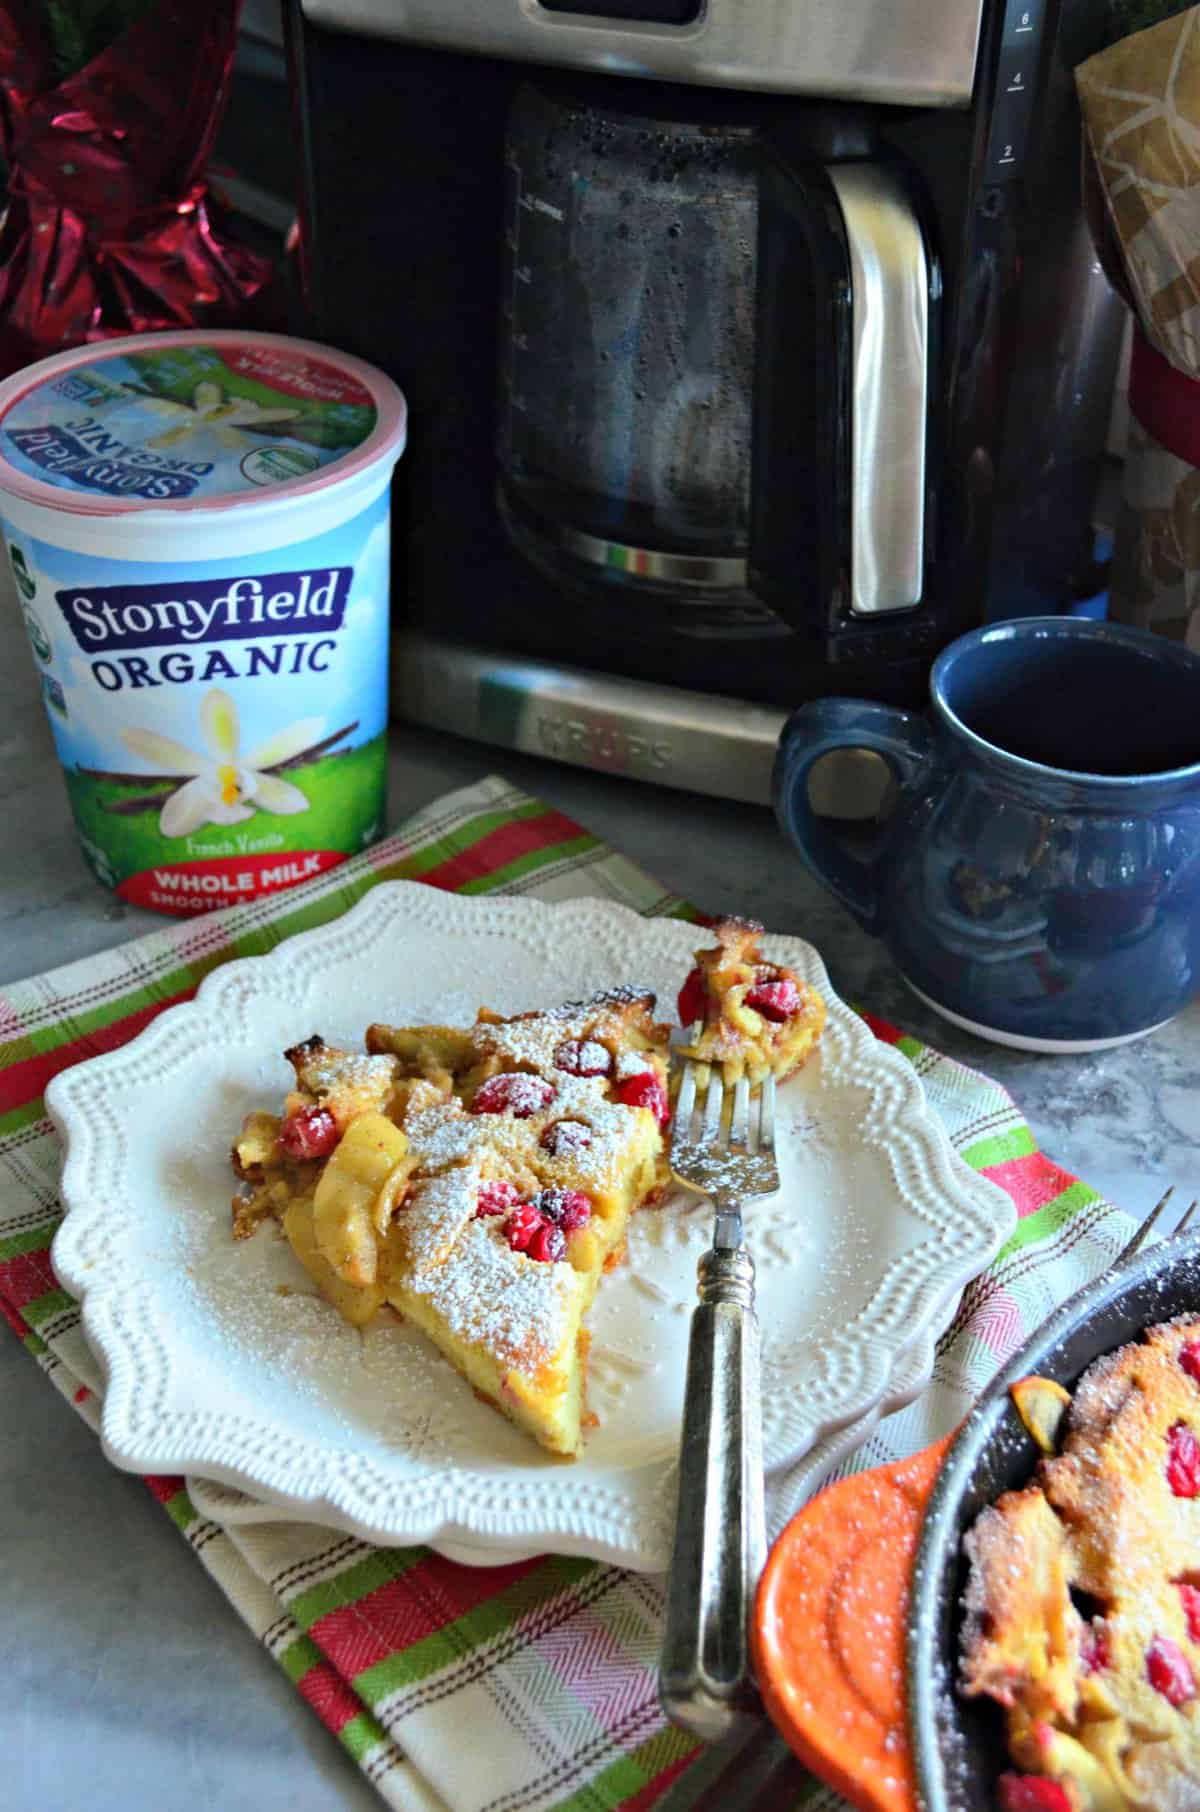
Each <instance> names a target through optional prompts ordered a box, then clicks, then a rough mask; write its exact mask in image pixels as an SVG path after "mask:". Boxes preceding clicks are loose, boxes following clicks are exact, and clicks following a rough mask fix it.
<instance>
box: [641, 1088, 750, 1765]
mask: <svg viewBox="0 0 1200 1812" xmlns="http://www.w3.org/2000/svg"><path fill="white" fill-rule="evenodd" d="M696 1092H697V1074H696V1066H695V1064H693V1063H689V1064H688V1066H687V1068H686V1070H685V1071H684V1074H683V1080H682V1083H681V1085H680V1090H679V1099H678V1101H677V1103H676V1107H675V1130H674V1133H673V1135H672V1140H671V1169H672V1170H673V1171H674V1173H675V1175H676V1177H677V1178H678V1179H679V1181H680V1182H681V1183H684V1184H686V1186H687V1187H688V1188H689V1189H695V1190H698V1191H699V1192H700V1193H701V1194H702V1195H707V1196H709V1197H711V1199H712V1203H713V1207H714V1209H715V1211H716V1219H715V1223H714V1227H713V1243H712V1248H711V1250H710V1251H708V1252H706V1253H705V1254H704V1256H703V1257H702V1258H701V1260H700V1263H699V1267H698V1270H699V1279H700V1281H699V1287H698V1292H697V1293H698V1295H699V1298H700V1302H699V1306H698V1308H696V1310H695V1311H694V1312H693V1315H692V1327H691V1335H690V1338H689V1341H688V1364H687V1390H686V1395H685V1398H684V1406H683V1439H682V1443H681V1446H680V1452H679V1506H678V1514H677V1518H676V1523H675V1545H674V1549H673V1551H672V1555H671V1573H670V1579H669V1582H668V1587H667V1617H666V1632H665V1635H664V1638H663V1646H662V1654H661V1657H660V1662H659V1698H660V1700H661V1702H662V1707H663V1710H664V1711H665V1712H666V1714H667V1716H668V1717H669V1718H670V1720H671V1722H672V1723H673V1724H678V1725H680V1726H681V1727H682V1728H683V1729H684V1730H690V1731H692V1732H693V1733H694V1734H695V1735H696V1736H699V1737H702V1738H704V1739H705V1740H706V1741H709V1742H712V1741H714V1740H715V1739H717V1738H718V1737H722V1736H724V1735H726V1734H727V1733H728V1732H729V1731H730V1730H731V1729H732V1728H733V1727H734V1725H735V1724H737V1722H738V1721H739V1719H740V1718H741V1717H742V1716H743V1715H744V1714H745V1713H747V1712H751V1711H753V1710H754V1709H755V1708H756V1706H757V1704H758V1695H757V1692H756V1690H755V1687H754V1682H753V1679H752V1676H751V1671H750V1649H749V1617H750V1605H751V1600H752V1597H753V1593H754V1588H755V1586H756V1584H757V1582H758V1576H759V1574H760V1573H761V1571H762V1568H763V1563H764V1561H765V1559H766V1530H765V1523H764V1516H763V1465H762V1405H761V1400H760V1389H759V1349H758V1318H757V1316H756V1315H755V1312H754V1260H753V1259H752V1258H751V1256H750V1254H749V1252H748V1251H747V1250H746V1245H745V1239H744V1235H743V1231H742V1207H743V1204H744V1203H746V1202H750V1201H755V1200H757V1199H758V1198H760V1197H762V1196H769V1195H774V1194H775V1192H776V1190H777V1189H778V1188H779V1169H778V1166H777V1164H776V1162H775V1079H774V1077H768V1079H767V1080H766V1082H764V1083H763V1085H762V1091H761V1094H760V1096H759V1097H758V1100H759V1111H758V1115H757V1128H756V1129H752V1128H751V1124H750V1090H749V1087H748V1085H747V1084H746V1082H745V1081H744V1080H743V1081H741V1082H739V1083H738V1084H737V1085H736V1087H735V1089H734V1094H733V1104H732V1110H731V1112H730V1114H729V1115H728V1117H725V1116H724V1115H723V1111H722V1110H723V1107H724V1096H725V1090H724V1086H723V1084H722V1082H721V1079H720V1077H719V1076H718V1075H717V1074H715V1073H713V1074H712V1075H711V1076H710V1078H709V1082H708V1089H707V1092H706V1094H705V1097H704V1102H703V1109H702V1112H703V1121H702V1124H701V1127H700V1129H699V1132H698V1134H697V1135H696V1136H694V1137H693V1133H692V1120H693V1116H694V1113H695V1107H696ZM752 1130H753V1131H756V1134H757V1136H756V1137H755V1138H754V1139H752V1138H751V1132H752Z"/></svg>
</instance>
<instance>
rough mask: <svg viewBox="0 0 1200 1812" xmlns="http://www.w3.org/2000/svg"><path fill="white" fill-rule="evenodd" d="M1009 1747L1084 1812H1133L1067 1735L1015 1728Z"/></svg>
mask: <svg viewBox="0 0 1200 1812" xmlns="http://www.w3.org/2000/svg"><path fill="white" fill-rule="evenodd" d="M1034 1438H1035V1439H1036V1438H1037V1437H1036V1436H1035V1437H1034ZM1008 1746H1009V1748H1010V1749H1011V1751H1012V1754H1013V1758H1014V1760H1015V1761H1017V1762H1018V1763H1019V1764H1020V1765H1021V1767H1023V1768H1033V1769H1036V1770H1037V1773H1038V1774H1039V1775H1049V1777H1050V1779H1051V1780H1052V1781H1058V1782H1059V1784H1060V1785H1061V1786H1064V1787H1066V1786H1067V1784H1068V1783H1069V1784H1070V1786H1071V1787H1073V1788H1074V1800H1075V1803H1076V1804H1077V1805H1078V1806H1079V1807H1080V1809H1081V1812H1130V1808H1129V1801H1128V1800H1127V1799H1126V1798H1125V1795H1124V1794H1123V1793H1122V1792H1120V1791H1119V1789H1118V1788H1117V1787H1116V1785H1115V1784H1114V1782H1113V1780H1112V1778H1111V1776H1110V1775H1109V1773H1108V1771H1107V1769H1105V1768H1104V1767H1103V1766H1102V1765H1101V1763H1100V1762H1098V1761H1097V1760H1096V1758H1095V1756H1094V1755H1092V1754H1090V1753H1089V1751H1088V1750H1086V1749H1085V1748H1084V1747H1083V1744H1082V1743H1080V1742H1077V1741H1076V1739H1075V1738H1074V1737H1071V1736H1068V1735H1067V1734H1066V1732H1065V1731H1062V1730H1055V1728H1054V1727H1053V1725H1051V1724H1043V1723H1032V1724H1028V1725H1024V1726H1015V1727H1013V1728H1011V1729H1010V1732H1009V1745H1008Z"/></svg>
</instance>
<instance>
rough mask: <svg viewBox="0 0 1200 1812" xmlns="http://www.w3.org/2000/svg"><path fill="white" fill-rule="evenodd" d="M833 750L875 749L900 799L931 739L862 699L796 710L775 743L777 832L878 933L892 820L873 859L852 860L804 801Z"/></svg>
mask: <svg viewBox="0 0 1200 1812" xmlns="http://www.w3.org/2000/svg"><path fill="white" fill-rule="evenodd" d="M833 749H872V750H874V752H875V753H876V754H877V755H882V756H883V758H884V760H885V761H886V762H887V764H888V766H889V767H890V768H891V770H892V772H893V774H894V775H895V776H896V780H897V782H898V783H899V786H900V790H901V794H903V793H904V792H906V791H907V790H908V789H909V788H911V787H912V786H913V785H915V783H916V781H917V779H918V777H919V776H920V775H921V774H922V773H923V772H924V770H925V767H926V765H927V763H928V761H929V758H930V755H931V753H932V750H933V738H932V736H931V734H930V729H929V725H928V724H927V723H926V721H925V719H924V718H923V717H918V716H916V715H915V713H913V712H911V711H898V710H896V709H895V708H894V707H893V706H891V705H875V704H871V703H870V701H869V700H867V699H864V698H819V699H814V700H813V701H812V702H811V703H810V704H807V705H801V706H800V709H799V710H798V711H794V712H793V713H792V715H791V717H789V719H788V721H787V723H786V724H785V725H784V727H783V731H782V734H781V735H780V738H779V748H778V750H777V752H776V756H775V772H774V775H773V778H772V783H771V790H772V797H773V800H774V805H775V816H776V818H777V819H778V821H779V825H780V828H781V830H782V831H783V833H784V835H785V836H786V837H787V838H788V839H789V840H790V841H791V842H792V843H793V844H794V845H795V847H796V849H797V850H798V851H799V853H800V856H801V859H802V860H803V861H804V863H805V865H806V866H807V867H808V868H810V869H811V870H812V872H813V874H814V875H816V877H817V879H818V881H821V882H823V883H824V885H825V886H826V887H827V888H828V889H829V891H830V893H831V894H833V896H834V898H835V899H836V900H840V902H841V904H842V905H843V906H844V907H845V908H846V910H847V911H848V912H850V913H852V914H853V916H854V917H855V918H856V919H857V920H858V922H859V924H860V925H861V926H862V927H863V929H864V930H866V931H871V932H876V933H877V932H878V931H879V929H880V925H881V922H882V918H883V899H882V894H881V887H880V883H881V878H882V864H883V859H884V856H885V855H886V852H887V848H888V845H889V844H890V842H891V840H892V837H893V836H894V834H895V830H894V826H895V822H896V814H895V813H893V815H892V822H891V824H890V825H889V826H887V827H885V828H884V830H883V835H882V841H881V844H880V847H879V848H878V849H877V850H876V851H875V853H874V855H873V856H871V857H870V858H867V859H864V858H862V857H859V856H855V855H852V854H851V853H850V851H849V850H848V849H847V848H846V846H845V844H844V843H843V842H842V840H841V838H840V837H839V836H838V835H837V832H836V831H833V830H831V829H830V828H829V826H828V824H827V823H826V822H825V820H824V819H822V818H819V817H818V816H817V814H816V813H815V812H814V811H813V809H812V806H811V805H810V804H809V800H808V777H809V774H810V772H811V770H812V767H813V765H814V763H815V762H818V761H819V760H820V759H821V757H822V755H828V754H829V753H830V751H831V750H833Z"/></svg>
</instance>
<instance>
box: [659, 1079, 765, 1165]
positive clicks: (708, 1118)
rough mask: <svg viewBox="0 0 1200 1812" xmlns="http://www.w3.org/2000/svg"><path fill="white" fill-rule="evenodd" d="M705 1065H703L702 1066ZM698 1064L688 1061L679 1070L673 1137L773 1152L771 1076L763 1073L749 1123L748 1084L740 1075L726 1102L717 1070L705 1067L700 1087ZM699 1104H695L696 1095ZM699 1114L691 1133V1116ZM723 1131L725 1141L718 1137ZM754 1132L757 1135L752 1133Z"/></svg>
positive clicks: (678, 1140)
mask: <svg viewBox="0 0 1200 1812" xmlns="http://www.w3.org/2000/svg"><path fill="white" fill-rule="evenodd" d="M704 1067H705V1068H708V1066H707V1065H705V1066H704ZM700 1081H701V1078H700V1066H699V1065H698V1064H696V1063H695V1062H689V1063H688V1064H687V1066H686V1068H685V1069H684V1072H683V1080H682V1081H681V1083H680V1085H679V1097H678V1099H677V1101H676V1103H675V1132H674V1141H673V1142H675V1143H678V1144H683V1145H716V1144H718V1143H724V1142H727V1144H728V1148H729V1150H730V1151H731V1152H734V1153H737V1152H752V1151H759V1152H768V1153H770V1152H774V1150H775V1078H774V1076H767V1077H766V1078H765V1080H764V1081H763V1083H762V1085H761V1089H760V1095H759V1111H758V1116H757V1121H756V1123H752V1119H751V1114H750V1084H749V1083H748V1082H747V1080H746V1078H745V1077H744V1076H742V1077H740V1078H739V1079H738V1081H737V1082H736V1083H735V1085H734V1088H733V1093H732V1096H731V1097H730V1098H729V1101H728V1103H727V1100H726V1091H725V1084H724V1081H723V1080H722V1077H721V1075H720V1073H719V1072H718V1071H717V1070H715V1069H709V1071H708V1080H707V1083H706V1085H705V1087H704V1089H703V1090H701V1087H700ZM698 1095H699V1097H700V1101H699V1107H698V1108H697V1096H698ZM697 1117H698V1118H699V1126H698V1127H697V1129H696V1131H695V1132H694V1133H693V1129H692V1127H693V1120H695V1119H696V1118H697ZM723 1131H724V1132H727V1134H728V1139H727V1141H722V1139H721V1134H722V1132H723ZM756 1133H757V1138H755V1136H754V1135H755V1134H756Z"/></svg>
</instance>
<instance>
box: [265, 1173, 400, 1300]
mask: <svg viewBox="0 0 1200 1812" xmlns="http://www.w3.org/2000/svg"><path fill="white" fill-rule="evenodd" d="M283 1231H284V1233H285V1234H286V1235H287V1238H288V1243H289V1245H290V1246H291V1248H292V1251H293V1252H294V1253H295V1254H296V1257H297V1258H298V1259H299V1260H300V1263H301V1264H302V1265H303V1266H304V1269H305V1270H306V1271H307V1272H308V1274H309V1276H310V1277H311V1278H312V1280H313V1282H314V1283H315V1284H316V1285H317V1288H318V1289H319V1290H320V1292H321V1294H322V1295H323V1296H325V1297H326V1298H328V1300H329V1301H330V1302H331V1303H332V1304H333V1306H334V1308H335V1309H338V1310H339V1311H340V1312H341V1313H342V1314H343V1315H344V1316H345V1317H346V1320H347V1321H349V1322H351V1323H353V1325H354V1326H355V1327H356V1328H360V1327H362V1325H363V1323H364V1322H367V1321H370V1319H371V1317H372V1315H374V1314H375V1312H376V1310H377V1309H378V1308H379V1306H380V1304H381V1303H382V1302H383V1299H384V1298H383V1288H382V1285H380V1284H377V1283H373V1284H368V1285H367V1286H366V1288H365V1289H358V1288H356V1287H355V1285H354V1284H349V1283H343V1282H342V1279H341V1278H340V1277H339V1276H338V1275H337V1273H336V1272H335V1271H334V1269H333V1266H332V1265H331V1264H330V1263H329V1260H328V1259H327V1258H325V1257H324V1256H323V1255H322V1254H321V1253H320V1252H319V1251H318V1250H317V1237H316V1233H315V1232H314V1230H313V1198H312V1196H311V1195H297V1196H293V1197H292V1199H291V1201H290V1202H289V1203H288V1206H287V1212H286V1213H285V1215H284V1217H283Z"/></svg>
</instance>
